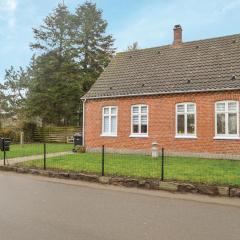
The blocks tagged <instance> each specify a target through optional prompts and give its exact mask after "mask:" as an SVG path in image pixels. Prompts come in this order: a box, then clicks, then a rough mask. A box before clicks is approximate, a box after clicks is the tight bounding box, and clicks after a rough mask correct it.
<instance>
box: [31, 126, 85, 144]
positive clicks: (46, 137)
mask: <svg viewBox="0 0 240 240" xmlns="http://www.w3.org/2000/svg"><path fill="white" fill-rule="evenodd" d="M75 133H80V134H81V133H82V128H80V127H42V128H37V129H36V130H35V131H34V133H33V140H34V141H35V142H59V143H67V142H71V141H72V137H73V135H74V134H75Z"/></svg>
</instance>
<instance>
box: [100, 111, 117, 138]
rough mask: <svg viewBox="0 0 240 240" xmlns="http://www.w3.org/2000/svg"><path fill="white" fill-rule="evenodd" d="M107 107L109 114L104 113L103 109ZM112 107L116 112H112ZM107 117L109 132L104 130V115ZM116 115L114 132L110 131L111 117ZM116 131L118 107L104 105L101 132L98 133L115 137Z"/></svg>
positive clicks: (102, 135)
mask: <svg viewBox="0 0 240 240" xmlns="http://www.w3.org/2000/svg"><path fill="white" fill-rule="evenodd" d="M107 108H108V109H109V114H107V115H106V114H104V109H107ZM112 108H116V114H112V113H111V110H112ZM105 116H107V117H109V132H108V133H106V132H104V117H105ZM112 117H116V132H114V133H112V132H111V128H112V127H111V118H112ZM117 133H118V107H117V106H104V107H102V133H101V134H100V136H101V137H117Z"/></svg>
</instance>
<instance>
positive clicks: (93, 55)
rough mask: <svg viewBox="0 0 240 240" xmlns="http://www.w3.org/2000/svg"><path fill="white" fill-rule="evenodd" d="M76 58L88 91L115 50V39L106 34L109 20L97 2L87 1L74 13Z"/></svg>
mask: <svg viewBox="0 0 240 240" xmlns="http://www.w3.org/2000/svg"><path fill="white" fill-rule="evenodd" d="M73 24H74V26H73V27H74V34H73V46H74V47H75V60H76V61H77V62H78V65H79V70H80V73H81V76H82V77H83V91H85V92H86V91H88V90H89V88H90V87H91V85H92V84H93V83H94V81H95V80H96V79H97V78H98V77H99V75H100V74H101V72H102V71H103V69H104V68H105V67H106V66H107V65H108V63H109V61H110V60H111V57H112V55H113V53H114V51H115V49H114V48H113V43H114V40H113V38H112V36H111V35H108V34H106V28H107V22H106V21H105V20H104V19H103V18H102V11H101V10H99V9H97V7H96V4H94V3H91V2H85V3H84V4H82V5H80V6H79V7H78V8H77V9H76V12H75V14H74V15H73Z"/></svg>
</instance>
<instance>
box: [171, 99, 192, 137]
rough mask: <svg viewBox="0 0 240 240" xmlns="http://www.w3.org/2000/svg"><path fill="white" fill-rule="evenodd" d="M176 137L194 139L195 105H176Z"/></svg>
mask: <svg viewBox="0 0 240 240" xmlns="http://www.w3.org/2000/svg"><path fill="white" fill-rule="evenodd" d="M176 137H180V138H182V137H183V138H184V137H186V138H191V137H196V104H195V103H179V104H177V105H176Z"/></svg>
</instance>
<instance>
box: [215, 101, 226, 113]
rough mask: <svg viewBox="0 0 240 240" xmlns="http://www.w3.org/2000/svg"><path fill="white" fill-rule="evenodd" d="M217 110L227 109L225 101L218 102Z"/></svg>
mask: <svg viewBox="0 0 240 240" xmlns="http://www.w3.org/2000/svg"><path fill="white" fill-rule="evenodd" d="M217 111H218V112H224V111H225V103H217Z"/></svg>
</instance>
